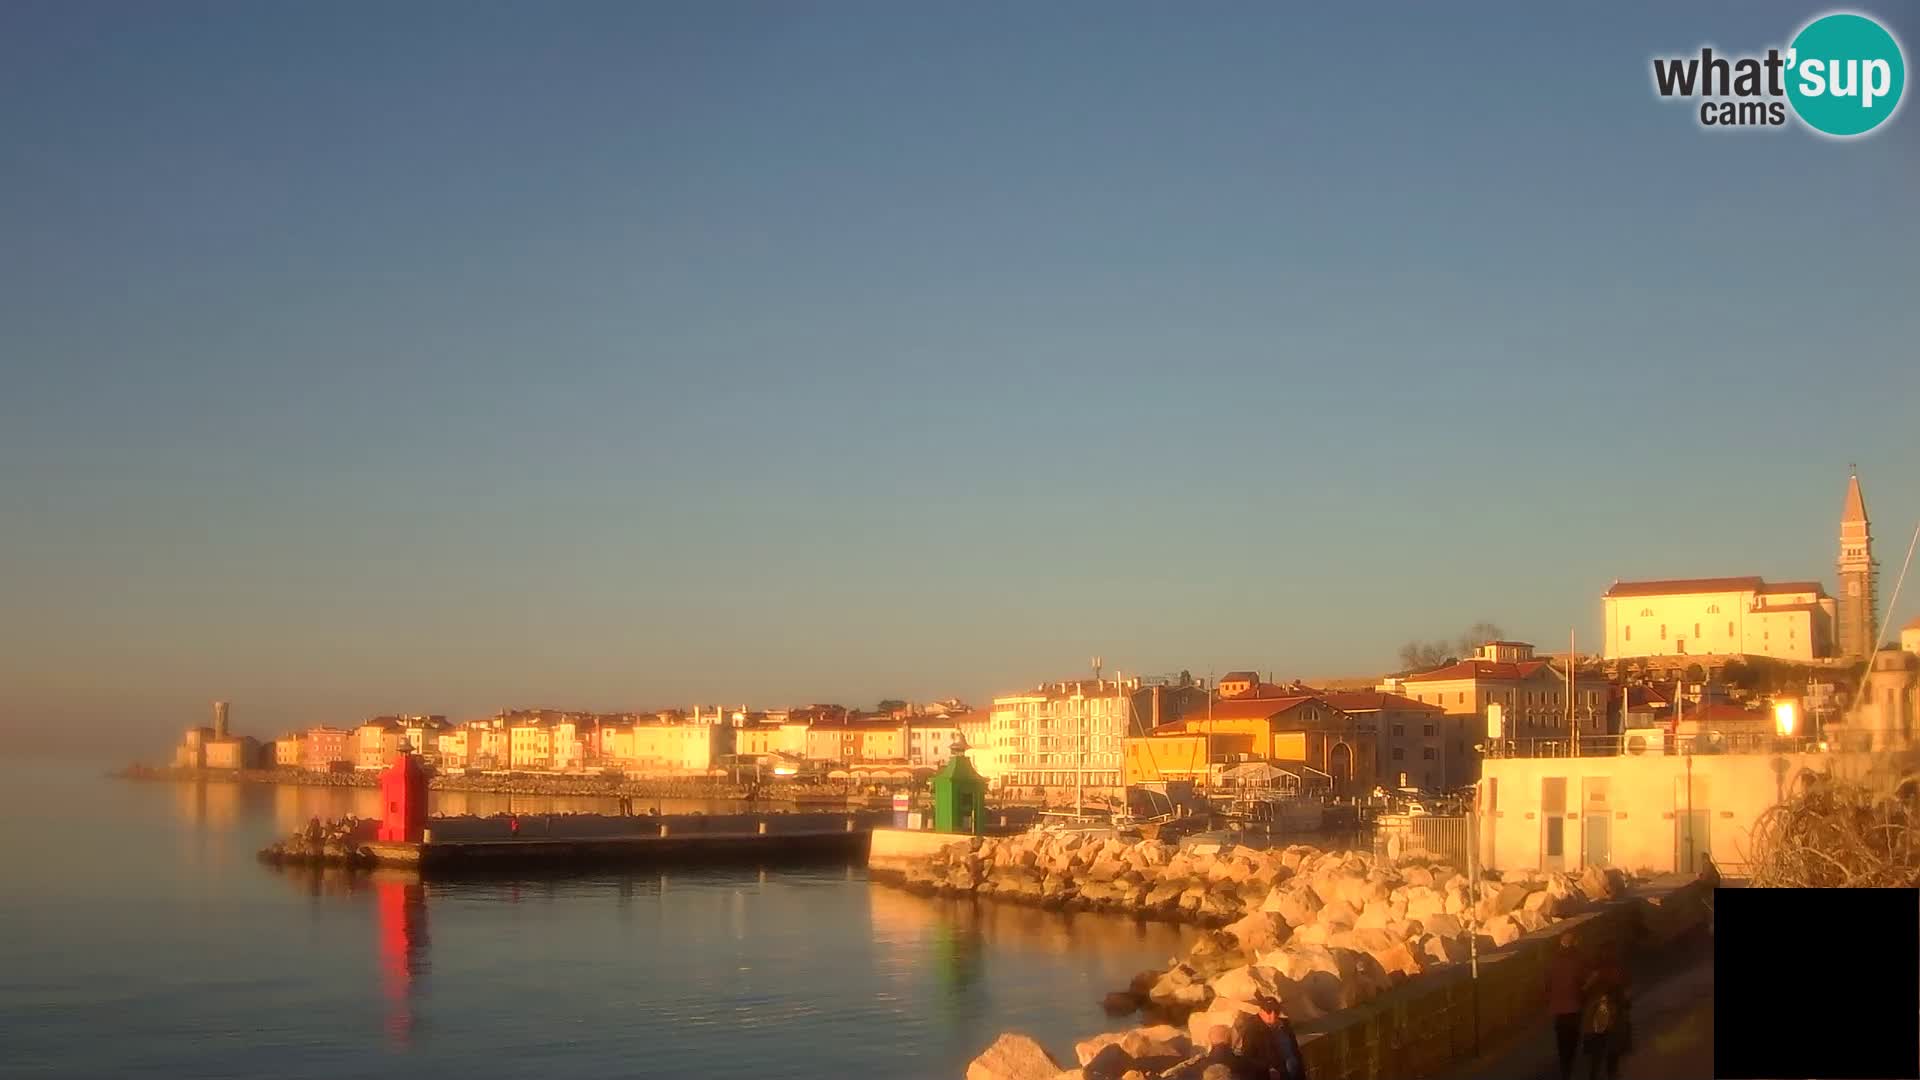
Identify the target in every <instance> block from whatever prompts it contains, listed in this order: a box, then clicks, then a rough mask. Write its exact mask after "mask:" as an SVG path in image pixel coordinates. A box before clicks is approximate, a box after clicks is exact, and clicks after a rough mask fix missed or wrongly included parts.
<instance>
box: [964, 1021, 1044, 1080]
mask: <svg viewBox="0 0 1920 1080" xmlns="http://www.w3.org/2000/svg"><path fill="white" fill-rule="evenodd" d="M1062 1071H1063V1070H1062V1069H1061V1068H1060V1063H1059V1062H1057V1061H1055V1060H1053V1058H1052V1056H1051V1055H1049V1054H1048V1053H1047V1050H1046V1047H1043V1046H1041V1045H1040V1044H1039V1043H1038V1042H1035V1041H1034V1040H1033V1038H1032V1037H1031V1036H1028V1035H1022V1034H1020V1033H1019V1032H1017V1031H1009V1032H1006V1033H1005V1034H1003V1035H1001V1036H1000V1037H999V1038H997V1039H995V1040H993V1045H992V1046H989V1047H987V1048H986V1050H985V1051H983V1052H982V1053H981V1054H980V1056H979V1057H977V1058H974V1059H973V1061H971V1062H969V1063H968V1065H967V1080H1054V1077H1056V1076H1058V1075H1059V1074H1060V1073H1061V1072H1062Z"/></svg>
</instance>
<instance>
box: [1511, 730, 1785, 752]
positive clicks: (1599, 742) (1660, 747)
mask: <svg viewBox="0 0 1920 1080" xmlns="http://www.w3.org/2000/svg"><path fill="white" fill-rule="evenodd" d="M1820 749H1822V745H1821V743H1820V742H1818V741H1817V740H1813V739H1801V738H1791V737H1782V736H1779V735H1762V734H1756V733H1753V732H1732V733H1725V732H1704V733H1701V734H1698V735H1583V736H1581V737H1580V738H1579V739H1577V740H1576V739H1570V738H1567V737H1565V736H1562V737H1559V738H1553V739H1497V740H1495V741H1493V742H1491V743H1488V744H1487V746H1486V756H1487V757H1495V758H1564V757H1619V756H1621V755H1623V754H1624V755H1631V756H1641V755H1645V756H1652V757H1662V756H1677V755H1681V754H1809V753H1815V752H1818V751H1819V750H1820Z"/></svg>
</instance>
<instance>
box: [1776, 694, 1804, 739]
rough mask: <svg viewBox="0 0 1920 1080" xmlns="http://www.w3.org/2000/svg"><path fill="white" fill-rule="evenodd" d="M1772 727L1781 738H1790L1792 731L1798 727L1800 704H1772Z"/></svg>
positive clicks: (1786, 702) (1795, 702) (1790, 702)
mask: <svg viewBox="0 0 1920 1080" xmlns="http://www.w3.org/2000/svg"><path fill="white" fill-rule="evenodd" d="M1773 726H1774V729H1775V730H1777V731H1779V732H1780V737H1781V738H1790V737H1792V735H1793V732H1794V729H1795V728H1797V727H1799V726H1800V703H1799V702H1797V701H1776V702H1774V703H1773Z"/></svg>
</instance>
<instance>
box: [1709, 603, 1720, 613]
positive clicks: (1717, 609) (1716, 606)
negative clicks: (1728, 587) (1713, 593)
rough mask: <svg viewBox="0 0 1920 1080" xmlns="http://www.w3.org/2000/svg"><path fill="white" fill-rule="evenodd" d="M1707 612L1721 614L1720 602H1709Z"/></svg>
mask: <svg viewBox="0 0 1920 1080" xmlns="http://www.w3.org/2000/svg"><path fill="white" fill-rule="evenodd" d="M1707 614H1709V615H1718V614H1720V605H1719V604H1708V605H1707Z"/></svg>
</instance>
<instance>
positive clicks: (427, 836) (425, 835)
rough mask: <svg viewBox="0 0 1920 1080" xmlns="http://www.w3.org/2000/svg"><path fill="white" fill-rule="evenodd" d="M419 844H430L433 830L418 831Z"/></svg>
mask: <svg viewBox="0 0 1920 1080" xmlns="http://www.w3.org/2000/svg"><path fill="white" fill-rule="evenodd" d="M420 842H421V843H423V844H431V843H433V830H432V829H421V830H420Z"/></svg>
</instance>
